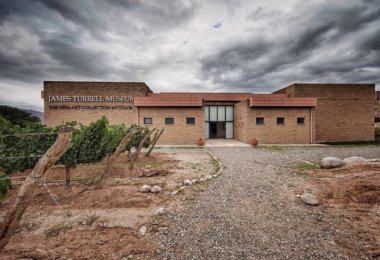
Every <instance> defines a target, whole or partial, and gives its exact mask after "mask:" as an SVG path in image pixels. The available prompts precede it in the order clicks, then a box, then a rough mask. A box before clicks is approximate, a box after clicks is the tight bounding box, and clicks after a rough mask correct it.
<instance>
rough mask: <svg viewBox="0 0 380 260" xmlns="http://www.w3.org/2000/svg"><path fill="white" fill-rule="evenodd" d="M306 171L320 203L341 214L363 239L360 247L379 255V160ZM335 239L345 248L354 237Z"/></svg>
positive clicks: (376, 256) (379, 256) (375, 256)
mask: <svg viewBox="0 0 380 260" xmlns="http://www.w3.org/2000/svg"><path fill="white" fill-rule="evenodd" d="M308 174H309V176H310V177H311V178H310V180H311V184H312V189H313V190H315V193H316V195H317V196H318V197H319V198H320V200H321V206H322V207H327V208H329V209H330V210H331V211H332V212H334V213H335V214H337V215H342V216H344V218H345V219H347V220H348V223H349V224H350V226H351V227H352V229H353V230H355V232H356V233H357V234H358V236H360V237H361V241H365V242H364V244H363V245H362V249H363V251H365V252H366V254H367V255H369V256H372V257H373V258H380V251H379V249H380V163H365V164H357V165H351V166H345V167H342V168H337V169H330V170H322V169H320V170H312V171H309V172H308ZM337 240H338V241H337V242H338V243H339V244H340V245H342V246H343V247H347V248H350V247H352V246H353V245H352V243H356V241H355V239H353V240H339V238H337Z"/></svg>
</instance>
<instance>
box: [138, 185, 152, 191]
mask: <svg viewBox="0 0 380 260" xmlns="http://www.w3.org/2000/svg"><path fill="white" fill-rule="evenodd" d="M151 189H152V187H150V186H149V185H146V184H145V185H144V186H142V187H141V188H140V192H150V190H151Z"/></svg>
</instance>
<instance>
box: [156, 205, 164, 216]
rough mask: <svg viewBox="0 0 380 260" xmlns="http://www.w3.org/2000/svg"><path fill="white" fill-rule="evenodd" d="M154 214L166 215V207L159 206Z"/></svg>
mask: <svg viewBox="0 0 380 260" xmlns="http://www.w3.org/2000/svg"><path fill="white" fill-rule="evenodd" d="M154 214H155V215H159V216H161V215H164V214H165V208H162V207H161V208H158V209H157V210H156V212H155V213H154Z"/></svg>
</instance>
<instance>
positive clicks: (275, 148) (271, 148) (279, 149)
mask: <svg viewBox="0 0 380 260" xmlns="http://www.w3.org/2000/svg"><path fill="white" fill-rule="evenodd" d="M257 148H258V149H261V150H265V151H273V152H283V151H284V150H285V148H284V147H282V146H276V145H273V146H257Z"/></svg>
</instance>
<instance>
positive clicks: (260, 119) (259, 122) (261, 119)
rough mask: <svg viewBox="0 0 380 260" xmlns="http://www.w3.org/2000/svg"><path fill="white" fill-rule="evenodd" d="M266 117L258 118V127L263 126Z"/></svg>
mask: <svg viewBox="0 0 380 260" xmlns="http://www.w3.org/2000/svg"><path fill="white" fill-rule="evenodd" d="M263 124H264V117H256V125H263Z"/></svg>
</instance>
